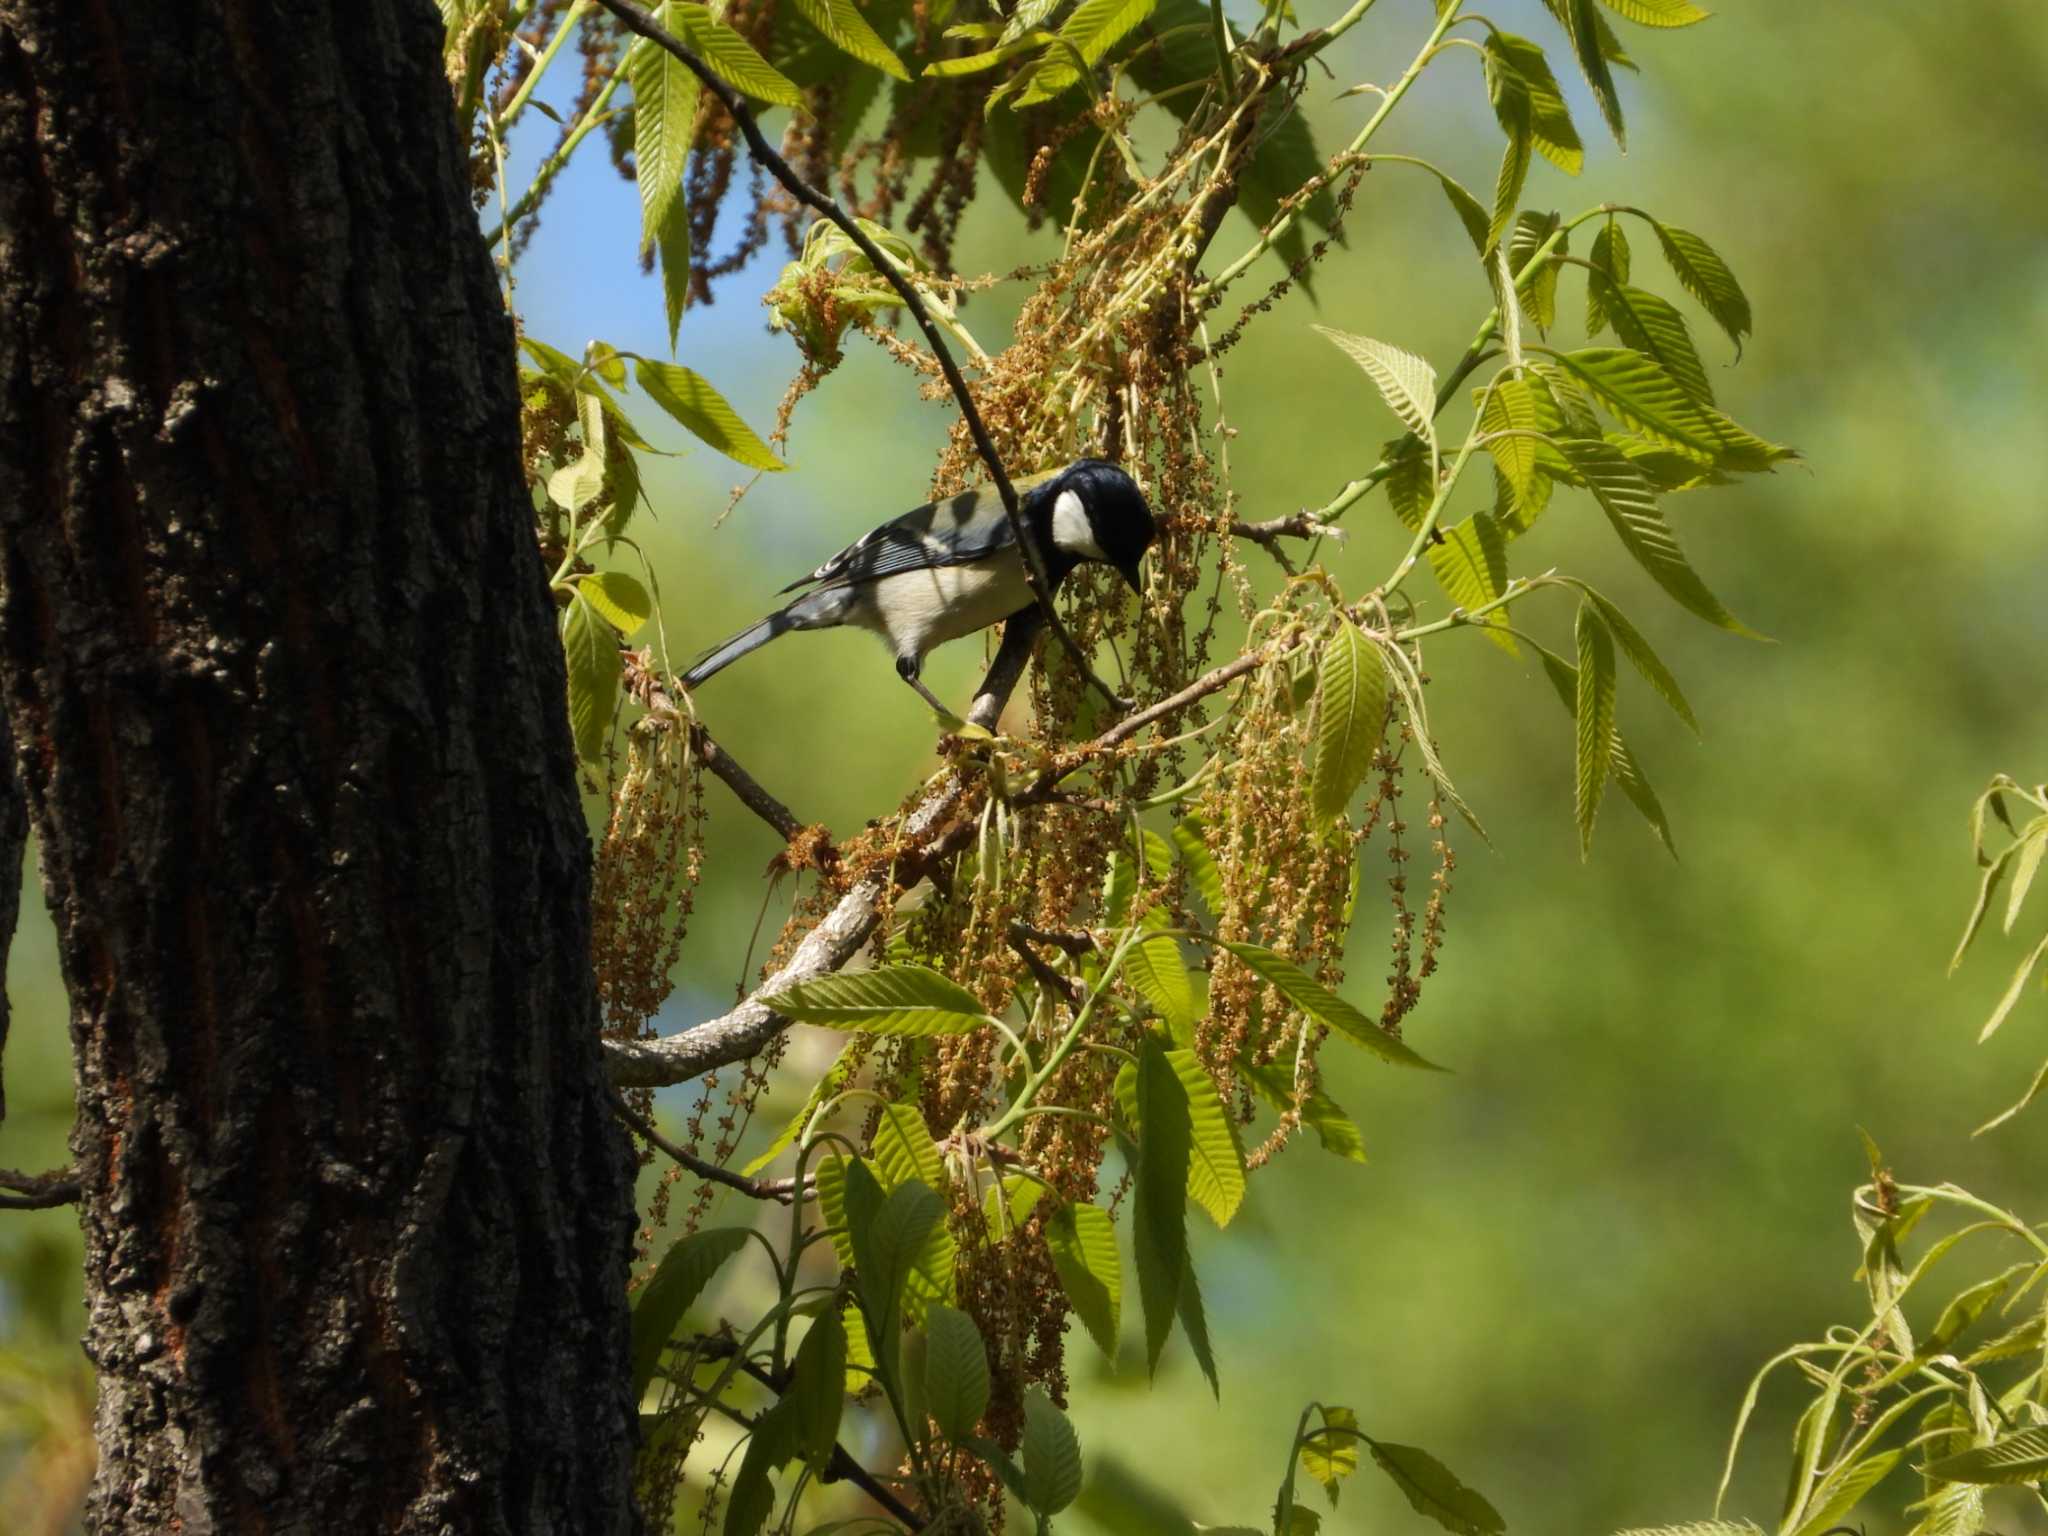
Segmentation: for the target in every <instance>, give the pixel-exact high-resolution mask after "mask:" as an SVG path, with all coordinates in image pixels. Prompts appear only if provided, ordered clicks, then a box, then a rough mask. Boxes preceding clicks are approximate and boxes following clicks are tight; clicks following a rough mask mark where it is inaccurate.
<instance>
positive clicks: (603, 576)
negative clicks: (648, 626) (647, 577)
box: [576, 571, 654, 640]
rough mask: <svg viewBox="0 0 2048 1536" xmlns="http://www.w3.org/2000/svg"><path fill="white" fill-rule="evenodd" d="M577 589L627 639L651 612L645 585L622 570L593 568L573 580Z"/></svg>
mask: <svg viewBox="0 0 2048 1536" xmlns="http://www.w3.org/2000/svg"><path fill="white" fill-rule="evenodd" d="M576 591H577V594H578V595H579V596H580V597H582V599H583V600H584V601H585V602H587V603H589V604H590V606H591V607H593V608H595V609H596V610H597V611H598V613H599V614H600V615H601V616H602V617H603V618H604V620H605V622H606V623H608V624H610V625H611V626H612V628H614V629H616V630H617V631H618V632H619V633H620V634H621V635H622V636H624V637H625V638H626V639H628V640H630V639H632V638H633V636H634V635H635V634H637V633H638V632H639V629H640V626H641V625H643V624H645V623H646V622H647V621H648V619H649V618H651V617H652V616H653V614H654V603H653V602H652V600H651V599H649V597H648V596H647V589H646V588H645V587H643V586H641V585H640V583H639V582H638V581H636V580H634V579H633V578H632V577H631V576H628V575H627V574H626V573H625V572H624V571H593V572H591V573H590V574H589V575H588V576H585V577H583V578H582V579H581V580H580V581H578V582H577V583H576Z"/></svg>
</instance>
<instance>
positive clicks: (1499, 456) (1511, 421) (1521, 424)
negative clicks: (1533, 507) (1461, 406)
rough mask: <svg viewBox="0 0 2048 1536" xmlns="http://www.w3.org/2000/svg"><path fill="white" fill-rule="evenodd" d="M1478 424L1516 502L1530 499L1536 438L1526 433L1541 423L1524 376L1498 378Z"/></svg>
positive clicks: (1534, 399) (1538, 427)
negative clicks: (1521, 377)
mask: <svg viewBox="0 0 2048 1536" xmlns="http://www.w3.org/2000/svg"><path fill="white" fill-rule="evenodd" d="M1479 425H1480V428H1481V430H1482V431H1484V432H1486V433H1487V434H1488V437H1487V439H1486V451H1487V452H1488V453H1490V454H1492V455H1493V462H1494V464H1495V465H1496V466H1497V467H1498V468H1499V470H1500V472H1501V474H1502V475H1503V476H1504V477H1505V478H1506V479H1507V481H1508V484H1509V485H1510V486H1511V487H1512V488H1513V490H1514V496H1515V501H1516V503H1517V504H1518V505H1519V504H1522V503H1526V502H1528V501H1530V500H1532V499H1533V498H1534V496H1535V492H1536V447H1537V444H1536V439H1535V438H1534V437H1532V436H1529V435H1528V434H1530V433H1534V432H1538V431H1540V430H1541V427H1540V426H1539V424H1538V421H1537V416H1536V397H1535V395H1534V394H1532V393H1531V392H1530V388H1529V381H1528V380H1527V379H1499V380H1496V381H1495V383H1494V386H1493V392H1492V393H1491V394H1490V395H1489V396H1488V397H1487V401H1486V413H1485V415H1484V417H1483V418H1482V419H1481V421H1480V423H1479Z"/></svg>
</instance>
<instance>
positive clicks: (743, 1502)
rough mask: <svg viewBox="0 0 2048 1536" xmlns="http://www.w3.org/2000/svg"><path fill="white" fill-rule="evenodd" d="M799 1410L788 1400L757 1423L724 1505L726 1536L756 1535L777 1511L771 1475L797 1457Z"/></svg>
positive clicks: (757, 1420) (784, 1400)
mask: <svg viewBox="0 0 2048 1536" xmlns="http://www.w3.org/2000/svg"><path fill="white" fill-rule="evenodd" d="M795 1441H796V1411H795V1409H794V1407H793V1406H792V1405H791V1403H790V1400H789V1399H788V1398H783V1399H781V1400H780V1401H778V1402H777V1403H776V1404H775V1406H774V1407H772V1408H770V1409H769V1410H768V1411H767V1412H766V1413H764V1414H762V1415H761V1417H760V1418H758V1419H756V1420H755V1421H754V1432H753V1434H752V1436H751V1437H750V1438H749V1439H748V1441H747V1451H746V1454H745V1455H744V1456H742V1457H741V1458H740V1469H739V1471H738V1472H736V1473H734V1474H733V1480H732V1492H731V1494H730V1495H728V1497H727V1499H726V1505H725V1524H724V1525H723V1526H722V1527H721V1529H722V1530H723V1531H724V1533H725V1536H755V1533H756V1532H757V1531H759V1530H760V1529H761V1527H762V1526H763V1525H764V1524H766V1523H767V1520H768V1517H769V1516H770V1515H771V1514H773V1513H774V1512H775V1485H774V1484H772V1483H770V1482H769V1481H768V1474H769V1473H770V1472H773V1471H774V1470H775V1469H776V1468H777V1467H779V1466H781V1465H782V1464H783V1463H784V1462H786V1461H788V1460H789V1459H790V1457H792V1456H794V1455H795V1454H796V1443H795Z"/></svg>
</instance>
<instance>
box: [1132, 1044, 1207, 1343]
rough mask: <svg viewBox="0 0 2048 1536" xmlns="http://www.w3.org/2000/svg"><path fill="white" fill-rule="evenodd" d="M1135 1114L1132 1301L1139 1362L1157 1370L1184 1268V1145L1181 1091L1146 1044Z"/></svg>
mask: <svg viewBox="0 0 2048 1536" xmlns="http://www.w3.org/2000/svg"><path fill="white" fill-rule="evenodd" d="M1136 1088H1137V1110H1138V1115H1139V1118H1140V1119H1141V1120H1142V1121H1143V1124H1144V1131H1143V1134H1142V1136H1141V1137H1140V1139H1139V1142H1138V1153H1137V1163H1136V1166H1135V1167H1134V1168H1133V1169H1132V1183H1133V1185H1134V1186H1135V1192H1134V1198H1133V1202H1132V1213H1131V1238H1132V1248H1133V1251H1134V1253H1135V1255H1136V1258H1137V1265H1138V1299H1139V1301H1140V1302H1141V1303H1142V1304H1143V1306H1144V1311H1145V1363H1146V1365H1147V1366H1148V1367H1149V1368H1150V1369H1152V1370H1154V1371H1157V1370H1158V1369H1159V1356H1160V1353H1161V1351H1163V1350H1164V1349H1165V1348H1166V1340H1167V1338H1168V1336H1169V1335H1170V1334H1171V1333H1172V1331H1173V1320H1174V1315H1175V1311H1176V1309H1177V1308H1178V1306H1179V1301H1180V1281H1181V1275H1182V1274H1183V1273H1184V1272H1185V1271H1186V1269H1187V1259H1188V1247H1187V1183H1188V1158H1189V1143H1190V1141H1191V1139H1192V1136H1193V1130H1192V1127H1191V1126H1190V1124H1189V1120H1188V1097H1187V1091H1186V1090H1185V1089H1184V1088H1183V1087H1182V1086H1181V1082H1180V1078H1179V1076H1178V1075H1177V1074H1176V1073H1175V1072H1174V1070H1173V1064H1172V1063H1171V1062H1169V1061H1168V1060H1167V1059H1166V1052H1165V1050H1164V1049H1162V1048H1161V1047H1160V1045H1159V1044H1158V1043H1157V1042H1156V1041H1154V1040H1152V1039H1150V1038H1149V1037H1148V1038H1147V1040H1146V1041H1145V1044H1144V1046H1143V1047H1142V1048H1141V1050H1140V1051H1139V1055H1138V1066H1137V1072H1136Z"/></svg>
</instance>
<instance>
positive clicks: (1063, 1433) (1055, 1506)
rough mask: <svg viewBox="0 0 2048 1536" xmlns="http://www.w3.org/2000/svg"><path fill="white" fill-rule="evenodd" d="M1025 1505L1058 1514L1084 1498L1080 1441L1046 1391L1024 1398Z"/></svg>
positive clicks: (1031, 1392)
mask: <svg viewBox="0 0 2048 1536" xmlns="http://www.w3.org/2000/svg"><path fill="white" fill-rule="evenodd" d="M1021 1450H1022V1452H1023V1458H1024V1502H1025V1504H1026V1505H1028V1506H1029V1507H1030V1508H1031V1509H1032V1510H1034V1511H1036V1512H1037V1513H1038V1514H1040V1515H1044V1516H1048V1517H1050V1516H1052V1515H1056V1514H1058V1513H1059V1512H1060V1511H1061V1510H1063V1509H1065V1508H1066V1507H1067V1506H1068V1505H1069V1504H1071V1503H1073V1502H1074V1500H1075V1499H1077V1498H1078V1497H1080V1494H1081V1441H1080V1439H1079V1437H1078V1436H1076V1435H1075V1433H1074V1426H1073V1425H1072V1424H1069V1423H1068V1422H1067V1416H1066V1415H1065V1414H1063V1413H1061V1412H1060V1411H1059V1409H1057V1408H1055V1407H1054V1406H1053V1405H1052V1399H1051V1398H1049V1397H1047V1396H1046V1395H1045V1389H1044V1388H1043V1387H1032V1388H1031V1389H1030V1390H1029V1391H1027V1392H1026V1393H1025V1394H1024V1444H1023V1446H1022V1447H1021Z"/></svg>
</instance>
